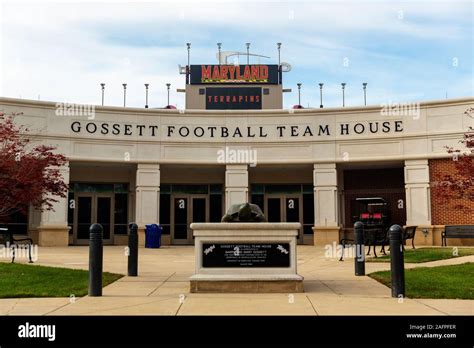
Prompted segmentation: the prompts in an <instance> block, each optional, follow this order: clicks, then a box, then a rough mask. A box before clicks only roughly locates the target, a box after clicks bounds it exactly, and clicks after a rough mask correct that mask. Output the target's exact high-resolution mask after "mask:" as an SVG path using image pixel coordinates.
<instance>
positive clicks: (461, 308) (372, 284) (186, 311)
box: [0, 246, 474, 315]
mask: <svg viewBox="0 0 474 348" xmlns="http://www.w3.org/2000/svg"><path fill="white" fill-rule="evenodd" d="M88 252H89V249H88V247H83V246H82V247H81V246H72V247H52V248H48V247H40V248H39V251H38V256H39V258H38V261H37V262H36V263H35V264H36V265H45V266H54V267H67V268H75V269H84V270H87V269H88ZM1 261H4V262H7V261H8V260H7V259H1ZM19 262H21V263H23V262H25V261H24V260H19ZM464 262H474V256H466V257H460V258H456V259H450V260H444V261H435V262H430V263H425V264H418V265H415V264H406V265H405V266H406V267H407V268H409V267H420V266H423V267H426V266H439V265H444V264H459V263H464ZM389 267H390V265H389V263H370V262H369V263H366V274H368V273H371V272H374V271H379V270H388V269H389ZM104 271H107V272H113V273H120V274H126V271H127V257H126V255H125V247H124V246H106V247H105V248H104ZM138 271H139V276H138V277H123V278H122V279H120V280H118V281H117V282H115V283H112V284H110V285H109V286H107V287H105V288H104V291H103V296H102V297H88V296H85V297H81V298H75V297H74V294H71V297H70V298H25V299H0V315H473V314H474V301H471V300H443V299H438V300H434V299H403V301H402V302H399V300H398V299H394V298H392V297H391V293H390V289H389V288H387V287H386V286H384V285H382V284H380V283H378V282H377V281H375V280H373V279H371V278H369V277H367V276H363V277H355V276H354V263H353V259H350V258H348V259H347V260H346V261H344V262H339V261H338V259H337V257H334V258H328V257H325V250H324V249H323V248H322V247H314V246H298V273H299V274H300V275H302V276H303V277H304V289H305V292H304V293H295V294H191V293H190V292H189V277H190V276H191V275H192V274H193V273H194V247H193V246H179V247H177V246H164V247H162V248H160V249H145V248H140V250H139V269H138ZM51 282H54V279H51Z"/></svg>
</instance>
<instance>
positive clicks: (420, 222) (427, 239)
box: [405, 159, 435, 245]
mask: <svg viewBox="0 0 474 348" xmlns="http://www.w3.org/2000/svg"><path fill="white" fill-rule="evenodd" d="M405 195H406V211H407V226H413V225H415V226H418V228H417V232H416V234H417V236H416V237H417V238H416V241H415V243H416V242H419V244H425V245H433V241H434V239H435V238H434V236H433V226H432V224H431V201H430V170H429V166H428V160H427V159H422V160H407V161H405ZM420 239H422V240H420Z"/></svg>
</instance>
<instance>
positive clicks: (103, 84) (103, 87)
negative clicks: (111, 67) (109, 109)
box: [100, 83, 105, 106]
mask: <svg viewBox="0 0 474 348" xmlns="http://www.w3.org/2000/svg"><path fill="white" fill-rule="evenodd" d="M100 87H102V106H104V90H105V83H101V84H100Z"/></svg>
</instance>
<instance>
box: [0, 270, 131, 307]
mask: <svg viewBox="0 0 474 348" xmlns="http://www.w3.org/2000/svg"><path fill="white" fill-rule="evenodd" d="M121 277H123V276H122V275H121V274H114V273H105V272H104V273H103V275H102V285H103V286H106V285H108V284H110V283H112V282H114V281H116V280H117V279H119V278H121ZM88 287H89V272H88V271H83V270H75V269H67V268H55V267H44V266H35V265H25V264H17V263H5V262H0V298H8V297H69V296H71V295H74V296H76V297H80V296H84V295H87V292H88Z"/></svg>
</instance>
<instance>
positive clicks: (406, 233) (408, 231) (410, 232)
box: [403, 226, 418, 249]
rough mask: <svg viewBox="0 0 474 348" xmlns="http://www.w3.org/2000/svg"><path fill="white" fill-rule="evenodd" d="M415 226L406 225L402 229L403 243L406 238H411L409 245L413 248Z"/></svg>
mask: <svg viewBox="0 0 474 348" xmlns="http://www.w3.org/2000/svg"><path fill="white" fill-rule="evenodd" d="M417 227H418V226H406V227H405V228H404V229H403V243H404V244H405V242H406V241H407V240H409V239H411V246H412V247H413V249H416V248H415V233H416V228H417Z"/></svg>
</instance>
